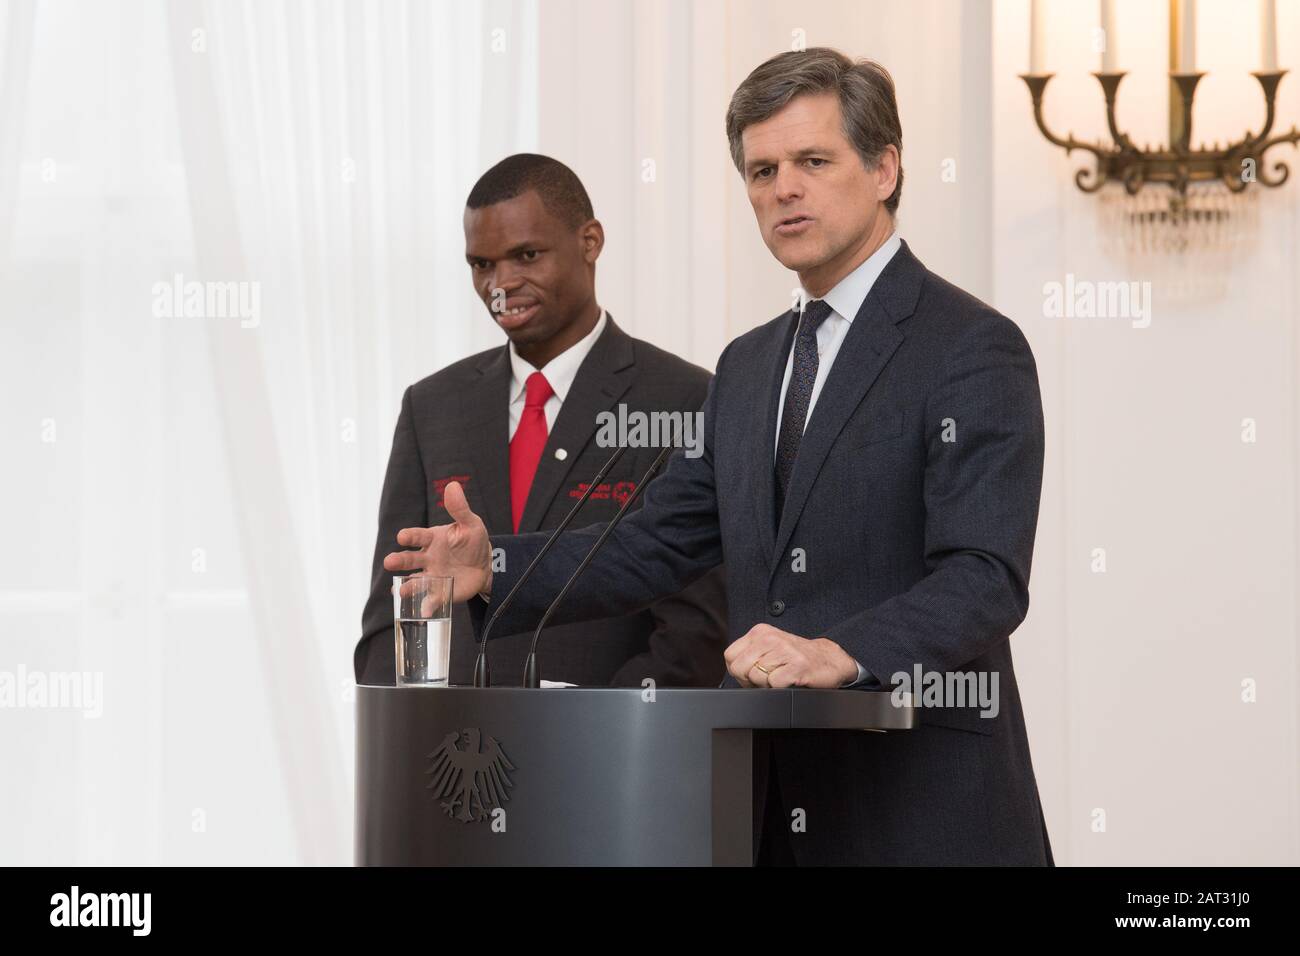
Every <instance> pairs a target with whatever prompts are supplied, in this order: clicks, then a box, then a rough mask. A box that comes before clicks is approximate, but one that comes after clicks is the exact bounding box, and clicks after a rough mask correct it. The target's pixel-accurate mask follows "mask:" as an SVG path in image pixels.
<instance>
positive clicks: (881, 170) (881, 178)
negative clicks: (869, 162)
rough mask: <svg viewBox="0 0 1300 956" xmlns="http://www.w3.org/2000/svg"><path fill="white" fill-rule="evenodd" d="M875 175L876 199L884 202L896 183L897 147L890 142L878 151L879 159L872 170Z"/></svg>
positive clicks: (892, 191)
mask: <svg viewBox="0 0 1300 956" xmlns="http://www.w3.org/2000/svg"><path fill="white" fill-rule="evenodd" d="M872 172H874V173H875V176H876V200H877V201H878V202H884V201H885V200H886V199H888V198H889V197H890V196H892V195H893V194H894V188H895V187H896V186H897V185H898V147H897V146H895V145H894V144H893V143H890V144H889V145H888V146H886V147H885V148H884V149H883V150H881V151H880V159H879V160H877V161H876V168H875V169H874V170H872Z"/></svg>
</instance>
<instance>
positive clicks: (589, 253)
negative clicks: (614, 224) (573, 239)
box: [578, 219, 605, 265]
mask: <svg viewBox="0 0 1300 956" xmlns="http://www.w3.org/2000/svg"><path fill="white" fill-rule="evenodd" d="M578 241H579V242H581V243H582V258H583V259H585V260H586V262H587V264H588V265H595V264H596V260H597V259H599V258H600V252H601V250H602V249H604V248H605V227H604V226H602V225H601V224H600V220H599V219H592V220H591V221H590V222H588V223H587V224H586V225H584V226H583V227H582V229H581V230H580V231H579V232H578Z"/></svg>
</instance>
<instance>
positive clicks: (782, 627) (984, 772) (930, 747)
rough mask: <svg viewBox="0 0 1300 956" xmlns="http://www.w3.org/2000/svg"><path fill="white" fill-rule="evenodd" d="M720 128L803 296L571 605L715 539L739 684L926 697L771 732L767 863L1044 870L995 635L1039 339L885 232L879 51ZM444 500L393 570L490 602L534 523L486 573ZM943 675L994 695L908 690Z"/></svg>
mask: <svg viewBox="0 0 1300 956" xmlns="http://www.w3.org/2000/svg"><path fill="white" fill-rule="evenodd" d="M727 134H728V138H729V140H730V144H731V151H732V157H733V160H734V162H735V165H736V167H737V169H738V170H739V171H740V173H741V175H742V176H743V177H744V180H745V186H746V189H747V191H748V194H749V199H750V203H751V205H752V206H753V208H754V213H755V216H756V218H757V220H758V226H759V229H760V231H761V233H762V236H763V239H764V241H765V242H766V244H767V246H768V248H769V249H770V250H771V251H772V253H773V255H774V256H776V258H777V259H778V260H779V261H780V262H781V263H782V264H784V265H785V266H787V267H788V268H790V269H793V270H794V271H796V272H797V273H798V274H799V279H800V282H801V284H802V287H803V290H804V293H805V296H804V297H802V298H803V301H801V302H800V307H798V308H796V309H791V310H787V311H786V312H784V313H783V314H782V315H779V316H778V317H777V318H775V319H774V320H772V321H771V322H768V323H767V324H765V325H762V326H760V327H758V328H756V329H754V330H753V331H751V332H749V333H747V334H745V335H742V336H741V337H740V338H738V339H736V340H735V341H733V342H732V343H731V344H730V345H728V346H727V348H726V349H725V350H724V351H723V353H722V356H721V358H720V359H719V360H718V366H717V374H716V376H715V377H714V380H713V383H712V385H711V387H710V390H709V395H708V398H707V400H706V401H705V406H704V415H705V438H704V454H703V455H702V456H701V457H698V458H689V457H686V456H685V455H682V454H676V455H674V457H673V458H672V460H671V461H670V462H669V466H668V469H667V472H666V474H665V475H664V476H663V477H662V478H661V479H660V480H659V481H657V482H655V484H654V485H652V486H651V487H650V488H649V489H648V490H647V492H646V502H645V505H644V507H643V508H642V509H641V510H640V511H638V512H637V513H636V514H634V515H629V517H628V520H627V521H625V522H623V524H622V525H620V526H619V528H618V529H617V531H616V532H615V533H614V534H613V535H612V536H611V537H610V539H609V541H608V542H607V543H606V546H605V548H604V550H603V551H602V552H601V553H600V555H599V556H598V557H597V558H596V560H595V562H594V563H593V564H592V566H591V568H590V569H589V570H588V571H587V573H586V574H585V575H584V576H583V577H582V578H580V579H579V581H578V584H577V586H576V587H575V588H574V590H573V591H572V592H571V593H570V596H569V599H568V601H567V603H566V605H565V606H564V608H562V610H561V612H560V616H561V617H562V618H563V619H564V620H577V619H579V618H580V617H583V616H595V617H599V616H603V615H607V614H611V613H614V612H616V611H619V610H623V609H626V608H628V607H635V606H638V605H640V604H643V603H645V602H647V601H649V600H652V599H653V598H655V597H656V596H658V595H660V594H663V593H667V592H670V591H673V590H676V589H678V588H681V587H683V586H685V585H686V584H688V583H689V582H691V581H693V580H695V579H697V577H698V576H699V575H701V574H704V573H705V572H706V571H707V570H708V569H709V568H711V567H713V566H715V565H716V564H718V563H719V562H720V561H722V560H723V559H724V557H725V560H726V563H727V592H728V610H729V617H730V624H729V631H730V635H731V639H732V643H731V644H730V646H729V647H728V648H727V652H726V659H727V667H728V672H729V677H730V680H731V681H732V682H733V683H736V684H739V685H741V686H744V687H751V686H752V687H791V686H797V687H823V688H835V687H846V686H858V687H863V688H880V687H891V688H904V687H908V688H909V689H910V690H911V691H912V692H913V693H914V694H916V695H918V696H919V697H920V700H921V702H922V703H923V704H924V705H925V706H922V707H921V709H920V711H919V718H920V726H918V727H917V728H916V729H914V730H911V731H908V732H904V733H891V734H876V733H854V732H845V731H841V732H825V731H789V732H784V733H778V734H773V735H772V739H771V740H770V742H769V745H768V746H767V747H765V748H760V749H759V750H758V751H757V752H756V755H755V756H756V760H755V776H756V779H757V780H758V781H761V785H760V786H759V787H758V788H757V790H756V794H755V796H756V801H757V802H758V803H759V804H761V809H759V810H758V812H757V813H756V820H755V824H756V835H758V836H759V837H760V840H759V844H758V845H759V858H760V861H763V862H773V863H779V862H798V863H823V864H835V863H905V864H952V863H972V864H1029V865H1035V864H1036V865H1043V864H1050V863H1051V862H1052V857H1051V848H1050V844H1049V841H1048V837H1047V830H1046V826H1045V825H1044V822H1043V816H1042V808H1041V805H1040V802H1039V799H1038V789H1037V784H1036V782H1035V779H1034V772H1033V766H1032V763H1031V761H1030V755H1029V744H1028V740H1027V736H1026V732H1025V723H1024V717H1023V714H1022V710H1021V705H1020V696H1019V693H1018V691H1017V688H1016V681H1015V673H1014V670H1013V668H1012V661H1011V650H1010V642H1009V637H1010V635H1011V633H1012V632H1013V631H1014V630H1015V629H1016V627H1017V626H1018V625H1019V624H1020V622H1021V621H1022V620H1023V619H1024V617H1025V614H1026V612H1027V610H1028V607H1029V587H1028V585H1029V568H1030V561H1031V557H1032V554H1033V544H1034V532H1035V528H1036V524H1037V516H1038V502H1039V494H1040V489H1041V483H1042V469H1043V417H1042V403H1041V399H1040V396H1039V388H1038V376H1037V370H1036V367H1035V363H1034V358H1033V355H1032V353H1031V352H1030V349H1029V346H1028V343H1027V342H1026V341H1025V337H1024V335H1023V334H1022V333H1021V331H1020V329H1019V328H1018V327H1017V326H1016V325H1015V323H1013V322H1012V321H1011V320H1009V319H1007V318H1006V317H1004V316H1002V315H1000V314H998V313H997V312H996V311H995V310H993V309H992V308H990V307H989V306H987V305H985V304H983V303H982V302H979V301H978V300H976V299H974V298H972V297H971V296H969V295H967V294H966V293H964V292H962V291H961V290H960V289H957V288H955V287H954V286H952V285H950V284H949V283H947V282H945V281H944V280H943V279H941V278H940V277H939V276H937V275H935V274H934V273H932V272H930V271H929V270H927V269H926V268H925V266H923V265H922V264H921V262H920V261H919V260H918V259H917V258H916V256H914V255H913V254H912V252H911V250H910V249H909V248H908V246H907V243H906V242H903V241H902V240H901V238H899V237H898V236H897V235H896V233H895V231H894V213H895V209H896V208H897V205H898V201H899V196H900V192H901V187H902V181H903V176H902V169H901V164H900V150H901V142H902V132H901V126H900V123H899V119H898V108H897V104H896V100H895V95H894V86H893V81H892V80H891V79H890V77H889V74H888V73H887V72H886V71H885V70H884V69H883V68H882V67H880V66H878V65H877V64H874V63H870V62H867V61H858V62H856V63H855V62H853V61H852V60H850V59H849V58H847V57H845V56H843V55H842V54H840V53H837V52H835V51H833V50H827V49H810V50H807V51H798V52H790V53H784V54H781V55H779V56H776V57H774V58H772V59H771V60H768V61H767V62H765V63H763V64H762V65H760V66H759V67H758V68H757V69H755V70H754V72H753V73H751V74H750V76H749V77H748V78H747V79H746V80H745V81H744V82H743V83H742V84H741V85H740V87H739V88H738V89H737V90H736V92H735V94H734V95H733V97H732V101H731V105H730V107H729V108H728V111H727ZM447 503H448V511H449V514H450V515H451V517H452V519H453V523H452V524H449V525H444V526H441V527H435V528H410V529H406V530H404V531H402V532H401V533H399V535H398V538H397V541H398V543H399V544H400V545H402V546H405V547H407V548H416V549H418V550H414V551H403V552H397V553H394V554H390V555H389V556H388V557H387V558H386V559H385V566H386V567H388V568H390V569H394V570H397V569H406V568H416V567H423V568H428V569H429V570H431V571H434V572H437V571H439V570H442V569H448V568H450V569H454V570H455V572H456V574H457V575H459V577H458V588H459V589H460V590H461V592H462V595H463V596H464V597H472V596H473V595H475V594H480V595H486V596H487V597H488V599H489V601H490V602H493V603H495V602H496V601H498V600H499V598H500V596H501V595H503V594H505V593H506V592H508V591H509V590H510V588H511V586H512V585H513V584H514V582H515V581H516V580H517V578H518V575H519V572H520V571H521V570H522V569H523V568H524V567H525V566H527V564H528V562H529V558H530V556H531V555H533V554H535V553H536V551H537V549H538V547H539V546H540V545H541V540H540V539H539V537H538V536H536V535H524V536H520V537H516V538H501V537H497V536H493V537H492V539H491V544H493V545H495V546H497V547H499V548H502V549H504V552H505V554H506V557H507V561H506V566H505V569H504V570H503V571H501V572H498V573H495V574H494V573H493V569H492V568H491V567H489V565H488V554H489V539H488V535H487V534H486V533H485V529H484V528H483V526H482V523H481V522H480V521H479V519H478V518H477V517H476V516H475V515H474V513H473V511H472V510H471V509H470V507H469V506H468V505H467V504H466V503H465V499H464V497H463V496H462V495H461V493H460V490H459V489H458V488H456V487H454V486H450V485H449V486H448V489H447ZM598 531H599V529H597V528H587V529H582V530H580V531H575V532H572V533H569V534H567V535H565V536H564V537H563V539H562V541H561V543H560V544H559V545H558V546H557V548H556V550H555V551H554V552H552V554H551V555H550V557H548V559H547V561H546V562H544V563H543V564H542V565H541V567H540V569H539V573H538V574H537V575H536V577H534V578H533V579H531V581H530V583H529V584H527V585H525V587H524V588H523V589H522V590H521V594H520V596H519V598H518V599H517V600H516V603H515V604H514V605H513V606H512V607H511V608H510V609H509V611H507V613H506V614H505V615H503V617H506V618H511V619H512V620H513V619H514V617H513V615H514V614H515V613H518V614H520V615H523V616H524V617H526V616H527V615H528V614H530V613H535V611H536V609H537V607H539V606H541V605H542V604H543V603H544V602H545V600H546V598H547V596H548V595H549V594H551V593H553V591H554V589H555V588H556V587H558V586H559V582H562V581H563V580H565V578H566V576H567V575H568V574H569V573H570V571H571V570H572V568H573V567H574V566H575V565H576V563H577V562H578V561H579V560H580V559H581V557H582V555H583V554H584V553H585V551H586V549H587V547H588V545H589V544H590V542H591V541H592V539H593V537H594V535H595V534H596V533H598ZM489 607H490V606H489ZM489 607H485V606H484V602H483V601H482V599H481V598H480V599H479V600H477V601H476V602H475V605H472V606H471V611H473V612H475V613H476V615H478V616H481V615H482V614H483V613H484V611H485V610H488V609H489ZM918 673H919V674H920V675H921V681H922V686H910V685H911V684H913V683H914V675H916V674H918ZM931 675H937V676H938V677H939V678H940V680H941V684H940V685H939V686H941V687H944V688H954V689H955V688H958V687H964V688H970V687H971V686H972V685H971V684H970V683H967V679H972V680H973V681H974V682H975V683H976V684H978V685H979V687H981V688H982V689H984V690H987V691H989V696H988V698H987V701H985V700H983V699H981V700H980V701H979V705H978V706H969V705H970V704H973V703H975V701H973V700H965V701H963V700H961V699H959V698H957V696H956V695H955V694H948V693H944V694H936V695H934V696H933V697H931V696H930V695H929V694H928V691H927V693H926V694H925V695H922V691H923V690H927V688H928V687H931V686H933V685H932V683H931V681H932V676H931ZM959 681H960V683H959ZM981 696H982V695H981ZM792 813H793V814H795V819H796V821H797V822H800V823H801V827H800V829H798V830H797V831H795V832H792V828H791V814H792Z"/></svg>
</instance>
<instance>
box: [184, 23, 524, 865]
mask: <svg viewBox="0 0 1300 956" xmlns="http://www.w3.org/2000/svg"><path fill="white" fill-rule="evenodd" d="M532 16H533V10H532V7H531V5H529V4H526V3H499V4H488V5H483V6H478V5H465V4H453V3H417V2H411V3H406V2H402V3H381V2H377V0H375V2H367V3H344V2H341V0H340V2H332V3H311V4H308V3H256V4H253V3H246V4H243V5H231V4H224V3H202V4H201V3H190V4H188V5H180V6H175V7H169V31H170V35H171V40H172V42H171V44H170V47H171V49H172V51H173V64H174V71H175V79H176V91H177V103H178V110H179V116H180V124H179V125H180V133H181V140H182V144H183V152H184V155H185V164H186V176H187V181H188V193H189V200H190V208H191V213H192V217H193V228H194V238H195V251H196V262H197V265H198V268H199V270H200V272H201V273H202V276H203V278H205V279H207V280H209V281H230V280H235V281H239V282H247V283H249V284H250V290H255V293H254V295H252V296H251V297H250V298H251V299H252V300H254V301H260V307H261V308H260V315H259V316H258V317H257V319H256V320H255V321H247V320H246V321H242V322H240V323H239V324H235V323H227V324H226V325H224V326H218V325H215V324H210V325H209V336H208V345H209V348H210V350H211V355H212V360H213V365H214V370H215V373H216V375H215V381H216V387H217V400H218V402H219V406H220V409H221V418H222V425H223V428H222V434H223V437H224V443H225V448H226V454H227V459H228V462H229V465H230V469H231V478H232V484H233V487H232V491H233V493H234V495H235V498H236V501H237V502H238V504H239V507H238V515H237V519H238V527H239V535H240V540H241V544H242V551H243V554H244V560H245V562H246V574H247V575H248V580H249V593H250V597H251V605H252V611H253V617H254V621H255V626H256V628H257V633H258V644H259V647H260V648H261V659H262V663H263V666H264V673H265V675H266V676H268V677H269V678H270V680H269V681H268V684H267V686H268V689H269V691H270V700H271V703H272V705H273V707H272V710H273V713H274V718H275V727H274V729H275V733H276V735H277V739H278V742H279V745H280V746H279V750H280V754H281V759H282V766H283V768H284V770H285V773H286V784H287V787H288V790H289V796H290V798H291V801H292V803H293V806H294V807H295V814H294V822H295V826H296V829H297V832H298V836H299V847H300V850H301V852H302V855H303V858H304V859H307V860H309V861H316V860H318V859H321V858H328V859H337V854H338V852H339V847H338V846H337V845H336V844H337V843H338V842H339V837H340V835H345V834H347V833H348V832H349V831H350V799H349V797H350V783H349V782H348V781H349V780H350V772H351V761H350V759H349V758H350V753H351V745H352V727H351V722H350V720H348V719H343V720H339V719H338V718H339V716H340V714H342V715H343V716H344V717H345V718H346V717H347V716H348V715H349V714H350V711H343V712H341V711H340V710H339V709H338V707H336V706H334V705H335V703H336V702H337V701H338V699H339V698H340V697H341V698H342V699H343V701H345V702H349V703H350V701H351V697H352V691H351V681H352V674H351V648H352V645H353V644H354V643H355V641H356V638H357V635H358V619H359V613H360V608H361V605H362V602H363V600H364V595H365V591H366V587H367V582H368V576H369V561H370V552H371V548H372V546H373V540H374V515H375V509H376V503H377V501H378V492H379V486H380V483H381V481H382V470H383V463H384V461H385V459H386V453H387V449H388V445H389V441H390V437H391V434H392V427H393V422H394V421H395V420H396V412H397V403H398V400H399V398H400V395H401V391H402V389H403V388H404V387H405V386H406V385H407V384H409V383H410V382H412V381H414V380H416V379H418V378H421V377H423V376H424V375H427V374H429V373H430V372H431V371H433V370H434V369H436V368H438V367H441V366H442V365H445V364H447V363H448V362H450V361H451V360H452V359H454V358H458V357H460V356H461V355H463V354H465V353H466V352H469V351H473V350H474V349H476V348H481V347H485V346H486V345H487V344H490V343H493V342H494V341H495V340H494V338H493V337H492V332H493V331H494V330H493V329H492V327H491V324H490V323H489V322H487V321H486V320H485V321H483V322H481V323H478V324H475V323H474V322H473V317H474V316H477V315H478V314H479V313H480V312H481V309H482V307H481V305H480V304H479V303H478V302H477V300H476V299H474V298H473V295H472V292H471V289H470V287H469V283H468V281H467V279H466V276H465V269H464V265H463V261H462V251H463V236H462V235H461V232H460V218H461V217H460V213H461V210H462V209H463V207H464V199H465V195H466V193H467V191H468V189H469V186H470V185H471V184H472V183H473V181H474V179H475V178H477V176H478V175H479V174H480V173H481V171H482V169H483V168H484V167H485V166H486V165H487V164H489V163H490V162H492V161H495V159H497V158H499V156H500V155H501V154H503V153H507V152H513V151H516V150H518V149H521V148H526V147H529V146H531V143H532V141H533V140H534V139H535V133H534V128H533V127H534V119H533V117H534V116H535V112H536V111H535V106H534V105H533V104H531V103H530V101H529V99H528V92H529V90H531V87H532V83H531V82H529V77H530V73H531V71H532V54H531V52H530V50H531V45H532V42H533V35H532V33H533V31H532V25H531V18H532ZM187 39H188V41H189V42H190V45H191V48H192V49H191V55H188V56H187V55H186V54H185V52H184V45H185V43H186V41H187ZM204 46H206V50H205V51H203V52H200V48H202V47H204ZM323 844H324V845H328V846H329V847H330V851H329V852H328V854H326V855H325V856H324V857H322V854H323V853H324V851H323V850H322V849H321V847H322V845H323Z"/></svg>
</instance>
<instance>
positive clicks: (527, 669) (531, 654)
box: [511, 445, 674, 687]
mask: <svg viewBox="0 0 1300 956" xmlns="http://www.w3.org/2000/svg"><path fill="white" fill-rule="evenodd" d="M673 450H674V448H673V446H672V445H665V446H664V449H663V451H661V452H660V453H659V457H658V458H656V459H655V460H654V464H652V465H651V466H650V467H649V468H647V469H646V473H645V474H644V475H642V476H641V480H640V481H639V482H637V486H636V487H635V488H634V489H632V493H631V494H630V495H628V496H627V500H626V501H624V502H623V507H621V508H619V509H618V514H616V515H614V518H613V520H612V521H610V523H609V524H607V525H605V530H604V531H602V532H601V533H600V537H599V538H597V539H596V543H595V544H593V545H592V546H591V550H589V551H588V552H587V555H586V557H584V558H583V559H582V563H581V564H579V565H578V567H577V568H576V569H574V572H573V574H571V575H569V580H567V581H565V582H564V587H562V588H560V593H559V594H557V595H556V596H555V600H554V601H552V602H551V606H550V607H548V608H547V609H546V613H545V614H543V615H542V619H541V621H539V622H538V624H537V630H536V631H534V632H533V643H532V646H531V647H530V648H529V651H528V662H527V663H526V664H525V665H524V686H525V687H541V686H542V675H541V673H540V672H539V669H538V666H537V642H538V641H539V640H540V639H541V637H542V628H544V627H546V622H547V621H548V620H550V617H551V614H552V613H554V611H555V609H556V608H557V607H559V606H560V602H561V601H563V600H564V596H565V595H566V594H568V593H569V588H571V587H573V584H574V582H575V581H577V580H578V577H579V576H580V575H581V574H582V572H583V571H585V570H587V565H589V564H590V563H591V559H592V558H594V557H595V556H596V552H597V551H599V550H600V547H601V545H603V544H604V543H605V539H606V538H608V537H609V536H610V535H611V534H612V533H613V531H614V529H615V528H617V527H618V523H619V522H620V521H622V520H623V516H624V515H625V514H627V511H628V509H629V508H631V507H632V502H634V501H636V499H637V497H638V496H639V495H640V494H641V492H642V491H644V490H645V486H646V485H647V484H648V483H649V481H650V479H651V478H652V477H654V473H655V472H656V471H658V470H659V466H661V465H662V464H663V463H664V461H665V460H666V459H667V458H668V456H669V454H671V453H672V451H673ZM552 540H553V539H552ZM547 544H550V542H549V541H548V542H547ZM535 563H536V562H534V564H535ZM529 570H531V568H530V569H529ZM525 573H527V572H525ZM515 587H516V588H517V587H518V585H515ZM511 593H514V592H513V591H512V592H511Z"/></svg>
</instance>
